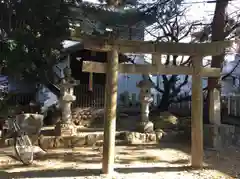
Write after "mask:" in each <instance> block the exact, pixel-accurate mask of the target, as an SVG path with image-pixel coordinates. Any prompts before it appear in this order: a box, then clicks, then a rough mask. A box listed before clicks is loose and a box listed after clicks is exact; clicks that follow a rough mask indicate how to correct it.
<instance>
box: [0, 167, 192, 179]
mask: <svg viewBox="0 0 240 179" xmlns="http://www.w3.org/2000/svg"><path fill="white" fill-rule="evenodd" d="M192 170H194V169H193V168H191V167H189V166H185V167H144V168H137V167H131V168H116V169H115V171H116V172H118V173H120V174H121V173H123V174H129V173H130V174H132V173H145V172H146V173H156V172H176V171H192ZM99 175H101V170H100V169H71V168H64V169H61V170H32V171H24V172H12V173H8V172H4V171H0V176H1V177H3V178H16V177H19V178H20V177H26V178H34V177H36V176H37V177H41V178H46V177H79V176H99Z"/></svg>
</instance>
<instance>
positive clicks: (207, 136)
mask: <svg viewBox="0 0 240 179" xmlns="http://www.w3.org/2000/svg"><path fill="white" fill-rule="evenodd" d="M203 143H204V146H205V147H206V148H214V149H220V148H221V137H220V136H219V126H218V125H214V124H205V125H204V126H203Z"/></svg>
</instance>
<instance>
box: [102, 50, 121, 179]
mask: <svg viewBox="0 0 240 179" xmlns="http://www.w3.org/2000/svg"><path fill="white" fill-rule="evenodd" d="M107 60H108V62H107V71H106V73H107V75H106V86H105V118H104V145H103V161H102V172H103V173H104V174H110V175H111V174H112V173H113V170H114V168H113V165H114V159H115V132H116V109H117V108H116V107H117V87H118V52H117V50H113V51H111V52H108V59H107Z"/></svg>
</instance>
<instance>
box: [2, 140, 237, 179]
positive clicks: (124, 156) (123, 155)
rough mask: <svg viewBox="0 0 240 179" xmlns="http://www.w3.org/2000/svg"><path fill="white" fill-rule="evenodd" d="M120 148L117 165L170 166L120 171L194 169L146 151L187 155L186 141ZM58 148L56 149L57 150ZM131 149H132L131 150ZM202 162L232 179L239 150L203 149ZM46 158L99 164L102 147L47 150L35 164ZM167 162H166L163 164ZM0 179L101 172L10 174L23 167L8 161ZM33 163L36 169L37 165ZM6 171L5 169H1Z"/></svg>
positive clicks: (182, 161)
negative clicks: (166, 151)
mask: <svg viewBox="0 0 240 179" xmlns="http://www.w3.org/2000/svg"><path fill="white" fill-rule="evenodd" d="M120 147H122V146H120ZM123 147H124V148H121V150H119V151H117V155H116V158H115V160H116V163H118V164H132V163H135V162H138V163H139V162H141V163H146V164H147V163H154V162H156V163H164V165H163V166H167V165H168V164H172V166H171V167H162V166H161V165H159V167H158V166H156V165H155V166H153V167H152V166H151V167H149V166H148V165H145V166H144V164H143V166H142V167H135V166H134V167H131V166H130V167H122V166H120V167H118V168H116V171H117V172H119V173H123V174H129V173H144V172H147V173H156V172H174V171H191V170H194V169H193V168H191V167H190V166H189V163H190V161H189V160H188V159H185V158H181V157H179V158H178V160H166V158H165V159H164V158H161V156H158V155H149V153H147V151H150V154H151V150H157V151H158V149H159V151H158V152H161V151H160V149H174V150H178V151H181V152H184V153H186V154H190V147H189V145H186V144H177V143H162V144H158V145H154V144H152V145H130V146H123ZM56 151H57V150H56ZM133 151H134V152H133ZM133 153H134V154H133ZM204 158H205V163H207V164H208V167H206V168H205V169H215V170H218V171H220V172H222V173H224V174H226V175H228V176H231V177H233V178H235V177H236V176H237V175H239V173H240V152H238V150H237V148H234V147H232V148H229V149H226V150H224V151H222V152H216V151H205V157H204ZM47 160H57V161H59V162H62V163H69V162H70V163H71V162H75V163H79V164H80V163H82V164H84V163H87V164H100V163H101V161H102V152H101V148H95V149H91V148H86V149H84V150H82V151H81V150H80V151H78V150H76V151H75V150H68V151H65V150H62V152H55V151H54V150H53V151H51V152H50V153H48V154H46V155H44V156H42V157H40V158H36V163H38V161H39V162H41V161H47ZM165 164H166V165H165ZM0 167H1V170H2V171H0V176H1V177H0V178H11V177H27V178H34V176H38V177H60V176H61V177H75V176H98V175H100V173H101V170H100V169H82V168H81V169H73V168H68V166H67V168H65V167H64V168H60V169H47V170H39V169H38V170H37V169H34V168H33V167H35V166H33V167H32V166H31V168H32V169H31V170H28V171H21V172H15V171H11V173H8V172H5V171H6V170H11V169H15V168H23V167H26V166H22V165H21V164H12V165H11V164H7V165H6V166H4V165H1V166H0ZM37 167H38V166H37V164H36V168H37ZM4 170H5V171H4Z"/></svg>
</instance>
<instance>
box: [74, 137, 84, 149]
mask: <svg viewBox="0 0 240 179" xmlns="http://www.w3.org/2000/svg"><path fill="white" fill-rule="evenodd" d="M84 145H86V137H85V136H73V137H72V146H73V147H83V146H84Z"/></svg>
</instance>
